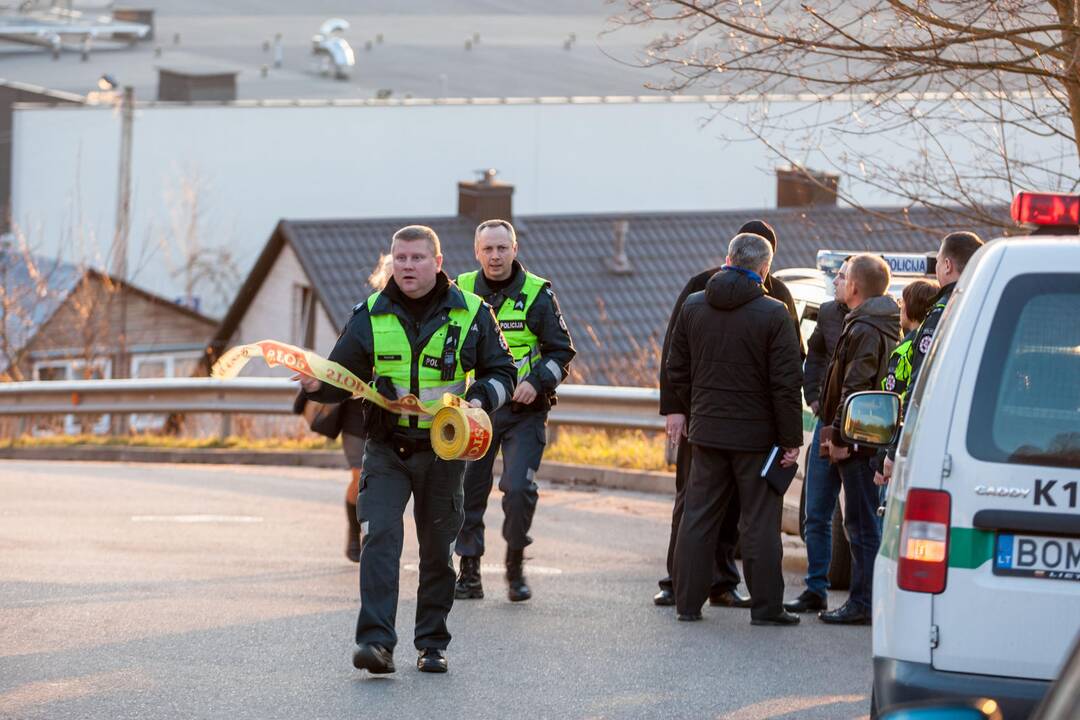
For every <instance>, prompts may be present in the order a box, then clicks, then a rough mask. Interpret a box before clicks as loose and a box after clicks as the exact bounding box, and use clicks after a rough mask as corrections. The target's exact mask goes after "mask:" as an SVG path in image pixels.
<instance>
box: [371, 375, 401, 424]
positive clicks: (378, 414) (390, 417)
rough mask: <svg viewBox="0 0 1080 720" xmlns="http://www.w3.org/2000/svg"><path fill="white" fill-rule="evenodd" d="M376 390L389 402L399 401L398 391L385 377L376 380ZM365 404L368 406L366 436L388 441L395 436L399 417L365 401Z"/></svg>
mask: <svg viewBox="0 0 1080 720" xmlns="http://www.w3.org/2000/svg"><path fill="white" fill-rule="evenodd" d="M375 389H376V390H377V391H378V393H379V394H380V395H382V396H383V397H384V398H386V399H387V400H397V389H396V388H395V387H394V383H393V381H391V380H390V378H388V377H385V376H383V377H379V378H376V379H375ZM364 404H365V405H366V408H365V412H364V424H365V431H366V433H365V434H366V435H367V436H368V438H369V439H371V440H387V439H388V438H389V437H390V435H391V434H393V432H394V428H396V427H397V423H398V417H399V415H398V414H397V413H392V412H390V411H389V410H384V409H382V408H381V407H379V406H378V405H375V404H374V403H369V402H366V401H365V403H364Z"/></svg>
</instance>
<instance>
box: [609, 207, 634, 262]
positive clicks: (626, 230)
mask: <svg viewBox="0 0 1080 720" xmlns="http://www.w3.org/2000/svg"><path fill="white" fill-rule="evenodd" d="M612 230H613V233H614V240H615V252H614V254H613V255H612V256H611V258H609V259H608V270H610V271H611V272H612V273H613V274H615V275H632V274H633V273H634V268H633V266H632V265H631V264H630V258H629V257H628V256H627V255H626V238H627V237H628V236H629V235H630V221H629V220H616V221H615V222H614V223H612Z"/></svg>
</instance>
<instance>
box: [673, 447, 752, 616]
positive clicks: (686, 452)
mask: <svg viewBox="0 0 1080 720" xmlns="http://www.w3.org/2000/svg"><path fill="white" fill-rule="evenodd" d="M690 458H691V452H690V443H689V442H687V440H686V437H685V436H684V437H682V438H680V440H679V447H678V448H677V451H676V458H675V507H674V508H672V510H671V537H670V538H669V539H668V546H667V572H668V574H667V577H666V578H664V579H663V580H661V581H660V583H659V584H660V589H661V590H668V591H670V592H674V590H675V585H674V583H673V582H672V580H671V578H672V575H673V573H674V572H675V541H676V540H677V539H678V537H679V524H680V523H681V522H682V516H683V510H684V508H685V507H686V481H687V479H688V478H689V477H690ZM738 542H739V495H738V493H734V494H732V496H731V500H730V501H729V502H728V506H727V510H725V511H724V519H723V520H721V521H720V528H719V538H718V540H717V543H716V555H715V557H716V563H715V565H714V567H713V581H712V587H711V588H710V590H709V594H710V595H719V594H720V593H723V592H727V591H728V590H734V589H735V588H737V587H738V586H739V580H740V579H741V578H740V576H739V566H738V565H736V564H735V545H736V544H737V543H738Z"/></svg>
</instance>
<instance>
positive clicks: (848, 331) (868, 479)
mask: <svg viewBox="0 0 1080 720" xmlns="http://www.w3.org/2000/svg"><path fill="white" fill-rule="evenodd" d="M889 280H890V277H889V266H888V264H887V263H886V262H885V261H884V260H883V259H882V258H880V257H878V256H875V255H856V256H855V257H853V258H852V259H851V260H850V261H848V263H847V282H845V283H844V285H843V291H844V295H845V297H843V298H837V300H841V301H842V302H843V303H844V304H845V305H847V306H848V307H849V308H850V309H851V311H850V312H849V313H848V315H847V317H846V318H845V319H844V331H843V333H841V335H840V339H839V340H838V341H837V343H836V350H835V351H834V353H833V358H832V362H831V363H830V364H829V369H828V370H827V371H826V373H825V383H824V384H823V385H822V388H821V418H822V422H823V423H824V424H825V427H824V428H823V429H822V432H823V436H822V444H823V445H825V444H826V442H827V444H828V446H829V458H830V460H831V461H832V462H833V464H834V465H836V467H837V469H838V470H839V471H840V481H841V483H842V484H843V487H844V527H845V529H846V530H847V535H848V540H849V541H850V544H851V556H852V564H851V568H852V570H851V596H850V598H849V599H848V601H847V602H846V603H844V604H843V605H842V606H841V607H839V608H838V609H836V610H830V611H822V612H821V613H818V617H819V618H821V620H823V621H824V622H827V623H835V624H845V625H866V624H869V623H870V592H871V585H872V583H873V576H874V556H875V555H877V551H878V545H879V544H880V543H881V532H880V531H879V530H878V526H877V522H876V521H875V517H876V513H877V506H878V494H877V487H876V486H875V485H874V470H873V468H872V467H871V464H870V461H871V459H872V458H873V456H874V450H873V449H872V448H860V447H859V446H857V445H856V446H849V445H847V444H845V443H844V442H843V441H842V440H841V439H840V417H841V415H842V412H843V408H844V400H845V399H846V398H847V397H848V396H849V395H851V394H852V393H856V392H860V391H862V390H876V389H878V388H879V387H881V379H882V378H883V377H884V376H885V373H886V371H887V369H888V363H889V354H890V353H891V352H892V349H893V348H894V347H895V346H896V343H897V341H898V340H899V339H900V307H899V306H898V305H897V304H896V301H895V300H893V298H892V297H891V296H890V295H888V289H889Z"/></svg>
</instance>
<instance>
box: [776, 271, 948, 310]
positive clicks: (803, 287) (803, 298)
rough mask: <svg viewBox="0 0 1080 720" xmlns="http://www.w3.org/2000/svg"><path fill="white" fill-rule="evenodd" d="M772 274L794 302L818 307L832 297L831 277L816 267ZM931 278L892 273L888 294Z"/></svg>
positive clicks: (893, 293)
mask: <svg viewBox="0 0 1080 720" xmlns="http://www.w3.org/2000/svg"><path fill="white" fill-rule="evenodd" d="M773 276H774V277H776V278H779V279H780V280H783V281H784V284H785V285H786V286H787V288H788V290H790V291H791V297H792V298H794V299H795V301H796V302H805V303H807V304H808V305H813V306H815V307H820V306H821V304H822V303H824V302H826V301H828V300H832V299H833V288H832V279H831V278H829V277H826V275H825V273H824V272H822V271H821V270H818V269H817V268H787V269H785V270H777V271H776V272H774V273H773ZM932 279H933V276H932V275H893V279H892V282H891V283H890V284H889V294H890V295H892V296H893V297H896V298H898V297H900V293H902V292H903V291H904V288H905V287H907V286H908V285H909V284H911V283H912V282H914V281H915V280H932Z"/></svg>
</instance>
